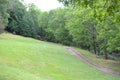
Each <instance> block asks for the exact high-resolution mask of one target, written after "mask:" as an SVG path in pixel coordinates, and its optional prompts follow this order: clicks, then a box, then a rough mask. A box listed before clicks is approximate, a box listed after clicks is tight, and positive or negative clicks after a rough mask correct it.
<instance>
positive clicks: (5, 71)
mask: <svg viewBox="0 0 120 80" xmlns="http://www.w3.org/2000/svg"><path fill="white" fill-rule="evenodd" d="M0 80H120V78H119V77H118V76H115V75H110V74H106V73H103V72H101V71H98V70H96V69H94V68H93V67H90V66H88V65H87V64H85V63H83V62H82V61H81V60H79V59H77V58H76V57H74V56H72V55H71V54H69V52H68V51H67V50H65V49H64V46H62V45H58V44H54V43H48V42H43V41H38V40H35V39H32V38H27V37H21V36H17V35H13V34H9V33H3V34H0Z"/></svg>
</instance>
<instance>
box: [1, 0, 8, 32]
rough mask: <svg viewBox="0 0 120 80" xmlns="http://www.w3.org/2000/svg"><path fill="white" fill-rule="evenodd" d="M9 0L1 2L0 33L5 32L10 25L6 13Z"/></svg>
mask: <svg viewBox="0 0 120 80" xmlns="http://www.w3.org/2000/svg"><path fill="white" fill-rule="evenodd" d="M6 6H7V0H0V32H1V31H3V29H4V28H5V26H6V25H7V23H8V20H7V19H8V14H7V12H6Z"/></svg>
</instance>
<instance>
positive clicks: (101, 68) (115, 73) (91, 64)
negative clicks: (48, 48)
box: [65, 47, 120, 76]
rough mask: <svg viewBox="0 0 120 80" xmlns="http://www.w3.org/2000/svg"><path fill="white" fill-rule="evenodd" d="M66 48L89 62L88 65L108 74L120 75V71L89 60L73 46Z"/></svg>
mask: <svg viewBox="0 0 120 80" xmlns="http://www.w3.org/2000/svg"><path fill="white" fill-rule="evenodd" d="M65 49H66V50H67V51H68V52H70V54H71V55H73V56H75V57H77V58H79V59H81V60H82V61H83V62H85V63H86V64H88V65H90V66H92V67H94V68H96V69H97V70H100V71H102V72H105V73H108V74H114V75H118V76H120V72H116V71H113V70H111V69H108V68H105V67H102V66H100V65H97V63H93V62H91V61H89V60H88V59H87V58H86V57H84V56H83V55H82V54H80V53H79V52H77V51H76V50H74V49H73V48H71V47H65Z"/></svg>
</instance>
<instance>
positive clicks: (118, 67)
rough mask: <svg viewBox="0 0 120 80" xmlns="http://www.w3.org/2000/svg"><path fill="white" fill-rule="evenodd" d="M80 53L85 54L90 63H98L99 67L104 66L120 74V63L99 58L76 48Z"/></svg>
mask: <svg viewBox="0 0 120 80" xmlns="http://www.w3.org/2000/svg"><path fill="white" fill-rule="evenodd" d="M75 49H76V50H77V51H78V52H80V53H81V54H83V55H84V56H85V57H86V58H87V59H88V60H89V61H91V62H93V63H96V64H97V65H99V66H103V67H106V68H109V69H112V70H114V71H117V72H120V61H114V60H105V59H103V58H97V57H96V55H95V54H92V53H90V52H88V51H85V50H82V49H79V48H75Z"/></svg>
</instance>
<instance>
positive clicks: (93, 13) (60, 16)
mask: <svg viewBox="0 0 120 80" xmlns="http://www.w3.org/2000/svg"><path fill="white" fill-rule="evenodd" d="M59 1H60V2H63V4H64V5H65V6H66V7H64V8H57V9H54V10H51V11H49V12H42V11H40V10H39V9H38V8H37V7H36V6H35V5H34V4H29V5H26V4H25V3H24V2H22V1H21V0H0V32H3V30H6V31H8V32H11V33H13V34H18V35H22V36H26V37H32V38H37V37H41V38H43V39H44V40H46V41H50V42H55V43H60V44H64V45H69V46H76V47H80V48H82V49H86V50H89V51H91V52H93V53H95V54H97V55H103V54H104V55H105V58H107V54H118V53H120V0H80V1H79V0H59Z"/></svg>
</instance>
